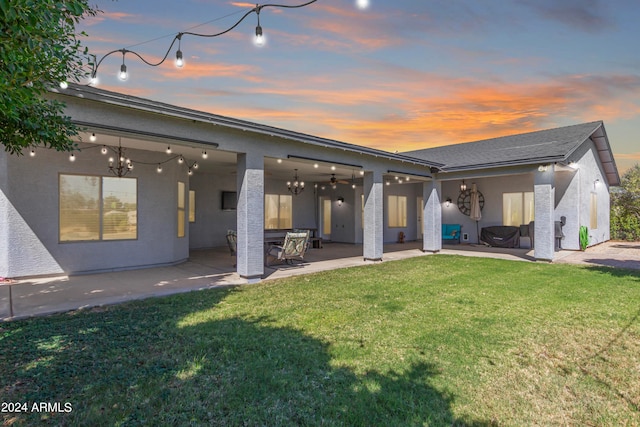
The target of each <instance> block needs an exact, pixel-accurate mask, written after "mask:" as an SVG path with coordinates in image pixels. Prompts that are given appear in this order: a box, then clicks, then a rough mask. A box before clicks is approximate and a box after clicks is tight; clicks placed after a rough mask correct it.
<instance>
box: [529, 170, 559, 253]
mask: <svg viewBox="0 0 640 427" xmlns="http://www.w3.org/2000/svg"><path fill="white" fill-rule="evenodd" d="M543 169H545V170H540V169H538V171H536V172H535V177H534V187H533V188H534V190H533V191H534V193H533V194H534V204H535V207H534V210H535V227H534V257H535V258H536V259H537V260H542V261H552V260H553V257H554V254H555V238H554V235H555V227H554V220H553V218H554V211H555V192H556V190H555V185H554V180H555V171H554V166H553V165H552V164H551V165H548V166H546V167H545V168H543Z"/></svg>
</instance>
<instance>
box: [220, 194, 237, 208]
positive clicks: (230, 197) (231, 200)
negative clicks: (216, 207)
mask: <svg viewBox="0 0 640 427" xmlns="http://www.w3.org/2000/svg"><path fill="white" fill-rule="evenodd" d="M237 206H238V194H237V193H236V192H235V191H223V192H222V210H223V211H234V210H236V207H237Z"/></svg>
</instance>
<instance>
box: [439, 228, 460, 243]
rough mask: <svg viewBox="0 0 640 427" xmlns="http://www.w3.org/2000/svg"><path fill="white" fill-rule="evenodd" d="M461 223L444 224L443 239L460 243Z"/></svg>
mask: <svg viewBox="0 0 640 427" xmlns="http://www.w3.org/2000/svg"><path fill="white" fill-rule="evenodd" d="M461 229H462V226H461V225H460V224H442V240H452V241H453V240H454V241H457V242H458V243H460V231H461Z"/></svg>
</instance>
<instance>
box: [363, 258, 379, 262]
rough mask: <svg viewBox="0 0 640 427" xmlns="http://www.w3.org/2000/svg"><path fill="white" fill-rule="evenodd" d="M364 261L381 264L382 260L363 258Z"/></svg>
mask: <svg viewBox="0 0 640 427" xmlns="http://www.w3.org/2000/svg"><path fill="white" fill-rule="evenodd" d="M364 260H365V261H371V262H382V258H365V259H364Z"/></svg>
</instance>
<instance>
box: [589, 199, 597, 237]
mask: <svg viewBox="0 0 640 427" xmlns="http://www.w3.org/2000/svg"><path fill="white" fill-rule="evenodd" d="M589 228H591V229H592V230H595V229H597V228H598V194H597V193H591V204H590V206H589Z"/></svg>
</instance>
